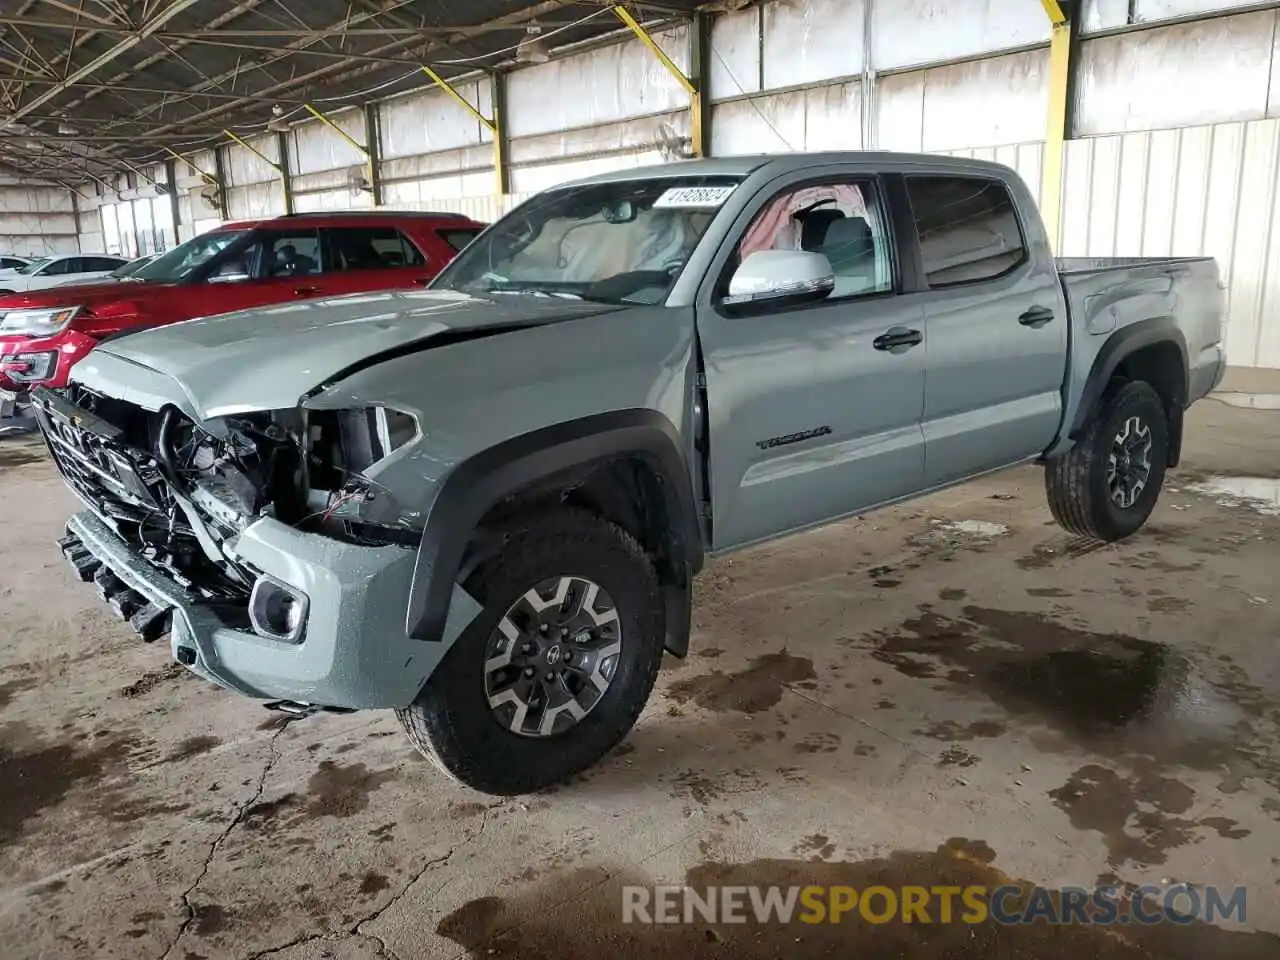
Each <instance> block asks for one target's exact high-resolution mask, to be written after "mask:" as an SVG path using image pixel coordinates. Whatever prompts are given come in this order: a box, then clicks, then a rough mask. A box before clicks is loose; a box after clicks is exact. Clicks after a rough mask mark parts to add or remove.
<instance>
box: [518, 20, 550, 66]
mask: <svg viewBox="0 0 1280 960" xmlns="http://www.w3.org/2000/svg"><path fill="white" fill-rule="evenodd" d="M550 59H551V53H550V52H549V51H548V50H547V42H546V41H545V40H543V39H542V28H541V27H540V26H538V25H537V24H536V23H531V24H529V26H528V27H526V28H525V38H524V39H523V40H521V41H520V44H519V46H517V47H516V62H517V63H546V62H547V61H548V60H550Z"/></svg>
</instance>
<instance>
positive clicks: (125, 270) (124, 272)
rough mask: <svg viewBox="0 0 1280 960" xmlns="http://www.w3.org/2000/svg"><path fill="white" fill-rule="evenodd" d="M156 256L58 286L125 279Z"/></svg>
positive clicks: (1, 279)
mask: <svg viewBox="0 0 1280 960" xmlns="http://www.w3.org/2000/svg"><path fill="white" fill-rule="evenodd" d="M158 256H160V254H158V253H147V254H143V255H142V256H141V257H138V258H137V259H136V260H130V261H129V262H128V263H126V264H125V265H124V266H123V267H116V268H115V269H114V270H112V271H111V272H110V273H108V274H107V275H106V276H105V277H103V276H99V275H98V274H96V273H91V274H89V275H87V276H84V275H81V276H78V277H72V278H71V279H70V280H68V281H67V282H66V283H62V284H59V286H63V287H75V286H84V285H85V284H86V283H106V282H107V281H109V280H124V279H127V278H128V277H131V276H133V275H134V274H135V273H137V272H138V271H139V270H141V269H142V268H143V267H145V266H146V265H147V264H148V263H150V262H151V261H152V260H154V259H155V258H156V257H158ZM3 286H4V276H3V275H0V288H3Z"/></svg>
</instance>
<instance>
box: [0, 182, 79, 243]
mask: <svg viewBox="0 0 1280 960" xmlns="http://www.w3.org/2000/svg"><path fill="white" fill-rule="evenodd" d="M77 249H78V247H77V243H76V214H75V206H74V201H73V200H72V197H71V192H70V191H68V190H66V189H64V188H62V187H55V186H36V185H28V184H21V183H19V182H18V181H17V180H16V179H13V178H5V177H0V253H12V254H16V255H17V256H43V255H47V254H56V253H75V252H76V251H77Z"/></svg>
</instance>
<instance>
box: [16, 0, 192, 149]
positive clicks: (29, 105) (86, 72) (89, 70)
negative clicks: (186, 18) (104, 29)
mask: <svg viewBox="0 0 1280 960" xmlns="http://www.w3.org/2000/svg"><path fill="white" fill-rule="evenodd" d="M197 2H199V0H170V3H169V5H168V6H167V7H165V8H164V9H163V10H161V11H160V12H159V13H157V14H156V15H155V16H154V17H152V18H151V19H150V20H149V21H147V23H145V24H143V26H142V27H141V28H140V29H139V30H138V31H137V32H136V33H135V34H134V35H133V36H131V37H126V38H125V39H123V40H121V41H120V42H119V43H117V44H116V45H115V46H113V47H112V48H111V49H110V50H108V51H106V52H105V53H102V54H100V55H98V56H96V57H94V58H93V59H92V60H90V61H89V62H88V63H86V64H85V65H84V66H82V67H80V68H79V69H76V70H73V71H72V72H71V73H69V74H68V75H67V77H66V78H65V79H64V80H62V81H60V82H59V83H57V84H54V85H53V86H52V87H50V88H49V89H48V90H46V91H44V92H43V93H40V94H37V95H36V96H34V97H32V98H31V99H30V100H28V101H27V102H26V103H24V104H22V105H21V106H20V107H18V109H17V110H15V111H13V113H12V114H11V115H10V116H9V117H8V118H7V119H6V120H5V121H4V126H9V125H11V124H13V123H16V122H17V121H19V120H21V119H22V118H23V117H25V116H26V115H27V114H29V113H31V112H32V111H34V110H35V109H36V108H37V107H40V106H43V105H44V104H46V103H48V102H49V101H50V100H52V99H53V98H54V97H56V96H58V94H60V93H62V92H64V91H65V90H67V89H69V87H68V86H67V85H68V84H71V83H76V82H78V81H80V80H83V79H84V78H85V77H88V76H92V75H93V74H94V73H96V72H97V71H98V70H99V69H101V68H102V67H105V66H106V65H107V64H109V63H110V62H111V61H113V60H115V59H116V58H117V57H118V56H120V54H122V53H125V52H126V51H128V50H131V49H133V48H134V47H136V46H137V45H138V44H139V43H141V42H142V41H143V40H145V39H146V38H147V37H149V36H150V35H151V34H152V33H154V32H155V31H157V30H159V29H160V28H161V27H163V26H164V25H165V24H166V23H168V22H169V21H170V20H172V19H173V18H174V17H176V16H177V15H178V14H180V13H182V12H183V11H184V10H187V9H190V8H191V7H193V6H194V5H195V4H196V3H197Z"/></svg>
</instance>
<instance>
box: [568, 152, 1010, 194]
mask: <svg viewBox="0 0 1280 960" xmlns="http://www.w3.org/2000/svg"><path fill="white" fill-rule="evenodd" d="M868 161H874V162H875V163H877V164H883V165H884V166H886V167H892V168H895V169H901V168H903V167H912V166H921V167H929V168H934V169H936V168H939V167H942V168H948V167H950V168H955V169H968V170H983V171H985V172H987V173H990V174H1007V173H1008V172H1009V168H1008V167H1007V166H1005V165H1004V164H1000V163H992V162H991V161H989V160H975V159H972V158H970V157H952V156H947V155H945V154H936V153H895V152H893V151H890V150H829V151H823V152H820V153H818V152H814V153H760V154H749V155H745V156H738V157H712V158H707V159H696V160H676V161H673V162H671V163H661V164H651V165H649V166H644V167H633V168H631V169H630V170H614V171H611V172H608V173H598V174H595V175H594V176H590V177H583V178H581V179H580V180H572V181H569V182H568V183H563V184H560V185H559V187H560V188H564V187H579V186H585V185H586V184H591V183H618V182H622V181H627V180H652V179H658V178H662V177H672V178H676V177H747V176H749V175H750V174H753V173H755V172H757V171H759V170H764V169H765V168H768V169H769V172H770V173H771V174H784V173H791V172H792V171H795V170H803V169H804V168H806V167H812V166H820V165H825V164H839V163H866V162H868ZM553 189H555V188H553Z"/></svg>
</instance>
